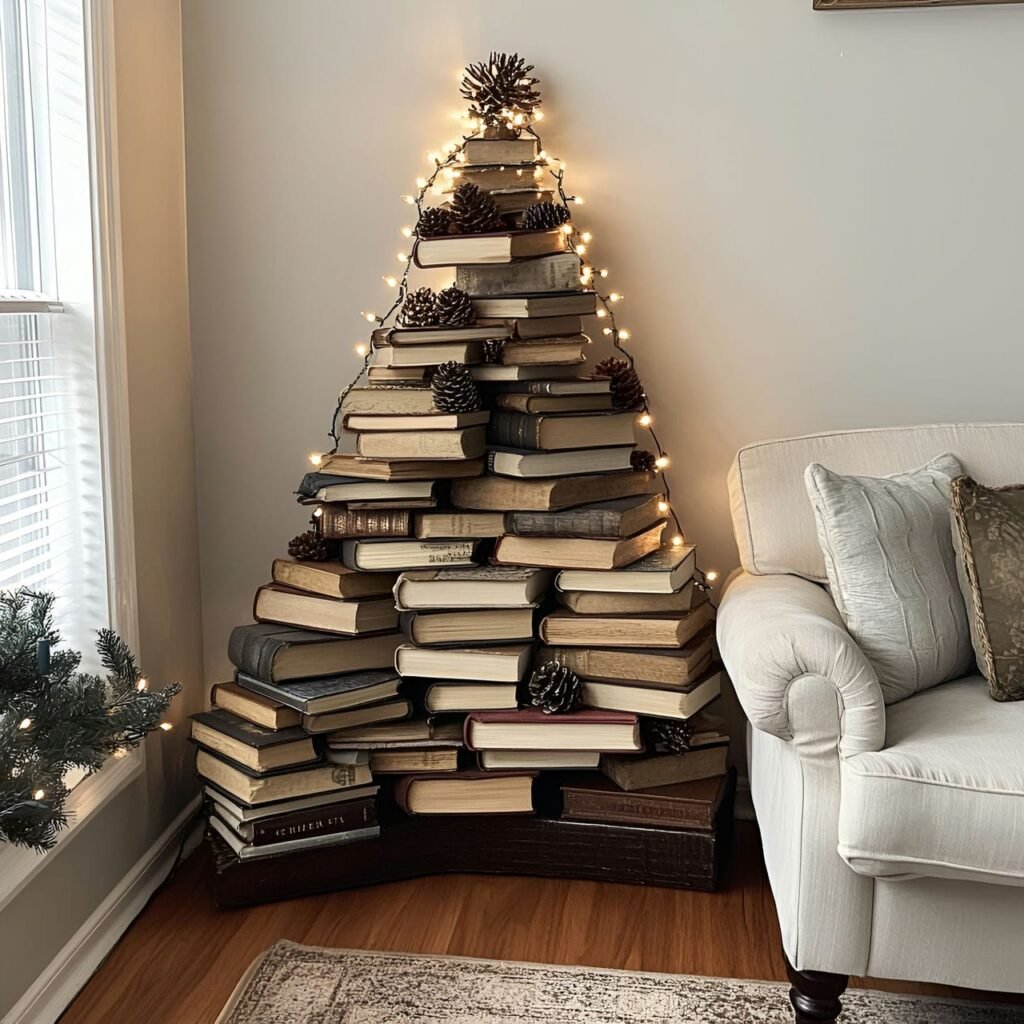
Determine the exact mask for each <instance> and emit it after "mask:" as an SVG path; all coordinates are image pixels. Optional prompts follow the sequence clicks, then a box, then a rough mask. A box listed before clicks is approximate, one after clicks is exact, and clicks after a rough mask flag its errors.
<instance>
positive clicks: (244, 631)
mask: <svg viewBox="0 0 1024 1024" xmlns="http://www.w3.org/2000/svg"><path fill="white" fill-rule="evenodd" d="M285 646H286V644H285V642H284V641H283V640H277V639H275V638H274V637H272V636H264V635H262V634H260V633H257V632H256V631H255V630H254V629H253V628H252V627H251V626H236V627H235V628H234V629H233V630H232V631H231V637H230V639H229V640H228V659H229V660H230V662H231V664H232V665H234V666H235V668H237V669H238V670H239V671H240V672H244V673H245V674H246V675H248V676H254V677H255V678H257V679H272V678H273V674H274V658H275V657H276V656H277V652H278V651H279V650H280V649H281V648H282V647H285Z"/></svg>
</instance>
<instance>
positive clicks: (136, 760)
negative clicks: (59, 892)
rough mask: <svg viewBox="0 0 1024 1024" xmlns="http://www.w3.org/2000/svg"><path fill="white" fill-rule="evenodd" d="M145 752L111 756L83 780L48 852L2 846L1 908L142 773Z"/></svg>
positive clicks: (141, 750) (140, 750)
mask: <svg viewBox="0 0 1024 1024" xmlns="http://www.w3.org/2000/svg"><path fill="white" fill-rule="evenodd" d="M144 765H145V752H144V751H143V749H142V747H138V748H137V749H135V750H132V751H130V752H129V753H128V755H127V756H125V757H122V758H110V759H109V760H108V761H107V763H106V764H105V765H104V766H103V767H102V768H101V769H100V770H99V771H98V772H96V773H95V774H94V775H90V776H89V777H88V778H86V779H83V780H82V781H81V782H80V783H79V784H78V785H77V786H76V787H75V788H74V790H73V791H72V792H71V795H70V796H69V797H68V799H67V804H66V806H67V810H68V817H69V818H70V819H71V820H70V822H69V825H68V827H67V828H66V829H64V831H63V832H61V833H60V834H59V835H58V837H57V845H56V846H55V847H54V848H53V849H52V850H47V851H46V853H36V852H35V851H34V850H29V849H26V848H24V847H21V846H9V845H2V846H0V910H2V909H3V908H4V907H6V906H7V904H8V903H10V902H11V900H13V899H14V897H15V896H17V895H18V893H19V892H21V890H22V889H23V888H24V887H25V886H26V885H28V883H29V882H30V881H31V880H32V879H33V878H34V877H35V876H36V875H37V874H38V873H39V872H40V871H41V870H42V869H43V868H45V867H46V866H47V865H48V864H50V863H51V862H52V861H53V858H54V857H56V856H58V855H59V854H60V851H61V849H62V848H63V847H64V845H65V844H66V843H67V842H68V841H69V840H70V839H71V837H72V836H73V835H74V834H75V833H76V832H77V831H78V829H79V828H80V827H81V826H82V825H84V824H85V822H86V821H88V820H89V818H91V817H92V815H93V814H94V813H95V812H96V811H97V810H99V809H100V807H102V806H103V805H104V804H105V803H106V802H107V801H108V800H110V799H112V798H113V796H114V795H115V794H116V793H118V792H120V791H121V790H122V789H124V788H125V786H127V785H128V784H129V783H130V782H132V781H133V780H134V779H137V778H138V777H139V775H141V774H142V771H143V768H144Z"/></svg>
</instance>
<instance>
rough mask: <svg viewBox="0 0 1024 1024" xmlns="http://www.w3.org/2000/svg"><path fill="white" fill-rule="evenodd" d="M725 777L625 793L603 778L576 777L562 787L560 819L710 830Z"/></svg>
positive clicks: (719, 776)
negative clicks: (562, 804) (562, 803)
mask: <svg viewBox="0 0 1024 1024" xmlns="http://www.w3.org/2000/svg"><path fill="white" fill-rule="evenodd" d="M725 789H726V776H724V775H718V776H715V777H714V778H710V779H700V780H698V781H695V782H680V783H676V784H675V785H672V786H657V787H654V788H652V789H638V790H634V791H633V792H629V793H627V792H624V791H623V790H621V789H619V787H618V786H617V785H616V784H615V783H614V782H612V781H611V779H606V778H605V777H604V776H603V775H579V776H573V777H570V778H568V779H567V780H566V781H565V782H563V783H562V799H563V802H564V806H563V810H562V817H563V818H567V819H569V820H570V821H592V822H602V823H608V824H613V825H616V824H617V825H648V826H652V827H657V828H685V829H690V828H700V829H709V830H710V829H712V828H714V824H715V815H716V814H717V813H718V807H719V804H720V803H721V801H722V796H723V794H724V793H725Z"/></svg>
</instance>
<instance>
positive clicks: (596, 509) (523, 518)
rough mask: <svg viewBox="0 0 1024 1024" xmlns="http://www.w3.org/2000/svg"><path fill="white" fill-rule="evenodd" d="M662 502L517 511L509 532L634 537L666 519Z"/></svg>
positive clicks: (647, 497)
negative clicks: (544, 510) (661, 508)
mask: <svg viewBox="0 0 1024 1024" xmlns="http://www.w3.org/2000/svg"><path fill="white" fill-rule="evenodd" d="M662 500H663V499H662V497H661V495H660V494H634V495H630V496H629V497H627V498H614V499H612V500H611V501H600V502H595V503H594V504H591V505H578V506H577V507H576V508H571V509H567V510H566V511H564V512H516V511H513V512H509V513H508V516H507V520H508V527H507V530H506V531H505V532H507V533H511V534H514V535H515V536H517V537H595V538H603V537H607V538H625V537H632V536H634V535H635V534H638V533H640V532H641V531H642V530H646V529H647V528H648V527H651V526H653V525H654V524H655V523H656V522H658V520H660V519H661V518H662V517H663V513H662V512H661V511H660V510H659V508H658V506H659V504H660V503H661V501H662ZM420 515H430V513H421V514H420Z"/></svg>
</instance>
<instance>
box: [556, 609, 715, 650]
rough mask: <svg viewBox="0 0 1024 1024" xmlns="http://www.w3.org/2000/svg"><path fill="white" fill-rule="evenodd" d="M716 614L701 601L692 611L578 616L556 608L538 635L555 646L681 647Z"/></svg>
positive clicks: (567, 610)
mask: <svg viewBox="0 0 1024 1024" xmlns="http://www.w3.org/2000/svg"><path fill="white" fill-rule="evenodd" d="M714 617H715V609H714V606H713V605H712V604H710V603H707V602H706V603H704V604H702V605H698V607H696V608H694V609H693V611H692V612H662V613H660V614H658V615H634V616H629V615H577V614H576V613H575V612H571V611H569V609H568V608H559V609H557V610H556V611H553V612H552V613H551V614H550V615H547V616H545V617H544V619H543V620H542V621H541V624H540V638H541V640H543V641H544V643H546V644H552V645H554V646H559V645H561V646H576V645H580V646H584V647H588V646H601V645H607V646H610V647H683V646H684V645H685V644H686V643H687V642H688V641H689V640H691V639H693V637H695V636H696V635H697V634H698V633H699V632H701V630H703V629H704V628H705V627H706V626H707V625H708V623H710V622H711V621H712V620H713V619H714Z"/></svg>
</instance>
